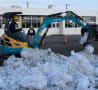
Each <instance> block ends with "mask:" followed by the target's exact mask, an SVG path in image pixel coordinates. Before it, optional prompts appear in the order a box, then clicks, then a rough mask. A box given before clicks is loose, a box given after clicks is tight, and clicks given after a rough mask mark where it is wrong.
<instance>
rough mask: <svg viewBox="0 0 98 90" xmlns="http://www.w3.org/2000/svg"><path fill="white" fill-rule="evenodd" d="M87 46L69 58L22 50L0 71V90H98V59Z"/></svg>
mask: <svg viewBox="0 0 98 90" xmlns="http://www.w3.org/2000/svg"><path fill="white" fill-rule="evenodd" d="M93 52H94V48H93V47H92V46H91V45H88V46H87V47H86V48H85V50H83V51H80V52H77V53H76V52H74V51H71V56H68V57H67V56H63V55H60V54H55V53H54V52H52V51H51V49H47V50H41V49H31V48H24V50H23V51H22V53H21V58H16V57H15V56H14V55H12V56H10V57H9V58H8V59H7V60H6V61H5V62H4V66H3V67H0V90H97V87H98V56H96V55H94V54H93Z"/></svg>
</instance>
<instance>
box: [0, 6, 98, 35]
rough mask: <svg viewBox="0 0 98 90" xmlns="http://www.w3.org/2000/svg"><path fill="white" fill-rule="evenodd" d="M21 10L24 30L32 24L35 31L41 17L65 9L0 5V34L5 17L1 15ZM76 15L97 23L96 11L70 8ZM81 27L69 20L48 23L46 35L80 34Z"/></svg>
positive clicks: (97, 13)
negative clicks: (48, 27)
mask: <svg viewBox="0 0 98 90" xmlns="http://www.w3.org/2000/svg"><path fill="white" fill-rule="evenodd" d="M16 11H18V12H22V13H23V14H22V28H23V29H24V30H25V32H27V31H28V28H29V27H30V26H31V25H33V27H34V28H35V30H36V31H37V30H38V28H39V27H40V24H41V17H44V16H47V15H51V14H54V13H58V12H65V11H66V10H65V9H56V7H53V8H52V6H49V7H48V8H17V7H16V8H15V7H0V30H1V31H0V35H1V34H3V31H4V29H3V28H4V25H5V19H3V18H2V15H3V14H4V13H5V12H16ZM71 11H73V12H75V13H76V14H77V15H79V16H81V17H82V18H83V19H84V21H85V23H91V24H98V11H82V10H71ZM80 30H81V27H80V26H79V25H76V24H75V23H73V22H72V21H70V20H66V21H61V22H55V23H52V24H51V25H50V29H49V31H48V35H69V34H80Z"/></svg>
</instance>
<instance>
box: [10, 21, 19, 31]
mask: <svg viewBox="0 0 98 90" xmlns="http://www.w3.org/2000/svg"><path fill="white" fill-rule="evenodd" d="M17 28H18V24H17V23H16V22H14V21H13V22H11V23H10V25H9V30H10V31H11V32H17V31H18V29H17Z"/></svg>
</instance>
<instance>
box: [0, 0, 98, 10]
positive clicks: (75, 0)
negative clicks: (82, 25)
mask: <svg viewBox="0 0 98 90" xmlns="http://www.w3.org/2000/svg"><path fill="white" fill-rule="evenodd" d="M26 2H29V8H47V7H48V5H56V8H61V9H65V8H66V3H68V4H69V5H68V8H70V9H83V10H84V9H86V10H87V9H88V10H91V9H92V10H98V0H0V7H11V6H13V5H16V6H20V7H22V8H26V7H27V5H26Z"/></svg>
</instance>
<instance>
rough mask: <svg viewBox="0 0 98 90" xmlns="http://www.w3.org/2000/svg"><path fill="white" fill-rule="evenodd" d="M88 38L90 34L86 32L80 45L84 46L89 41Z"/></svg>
mask: <svg viewBox="0 0 98 90" xmlns="http://www.w3.org/2000/svg"><path fill="white" fill-rule="evenodd" d="M87 38H88V32H85V33H84V35H83V36H82V37H81V39H80V44H84V43H85V42H86V41H87Z"/></svg>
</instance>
